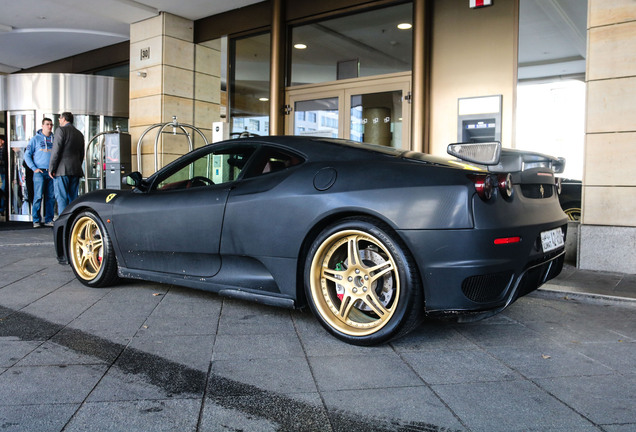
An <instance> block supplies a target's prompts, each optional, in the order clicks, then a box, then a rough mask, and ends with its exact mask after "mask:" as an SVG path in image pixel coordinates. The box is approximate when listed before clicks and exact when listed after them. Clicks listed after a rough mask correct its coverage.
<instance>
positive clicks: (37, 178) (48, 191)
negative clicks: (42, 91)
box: [24, 117, 55, 228]
mask: <svg viewBox="0 0 636 432" xmlns="http://www.w3.org/2000/svg"><path fill="white" fill-rule="evenodd" d="M52 129H53V120H51V119H50V118H47V117H45V118H44V119H43V120H42V129H40V130H39V131H38V132H37V133H36V134H35V136H34V137H33V138H31V141H29V145H28V146H27V148H26V151H25V152H24V161H25V162H26V164H27V165H28V166H29V168H31V170H32V171H33V211H32V214H33V228H39V227H40V226H42V221H41V216H40V207H41V206H42V196H44V226H47V227H52V226H53V215H54V212H55V186H54V185H53V179H52V178H51V177H50V176H49V163H50V162H51V151H52V150H53V133H52V132H51V131H52Z"/></svg>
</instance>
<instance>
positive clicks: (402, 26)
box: [397, 23, 413, 30]
mask: <svg viewBox="0 0 636 432" xmlns="http://www.w3.org/2000/svg"><path fill="white" fill-rule="evenodd" d="M412 27H413V24H411V23H400V24H398V25H397V28H399V29H400V30H409V29H410V28H412Z"/></svg>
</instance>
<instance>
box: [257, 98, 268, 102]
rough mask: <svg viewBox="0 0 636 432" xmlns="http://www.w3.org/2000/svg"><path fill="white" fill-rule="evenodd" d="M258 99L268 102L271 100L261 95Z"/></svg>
mask: <svg viewBox="0 0 636 432" xmlns="http://www.w3.org/2000/svg"><path fill="white" fill-rule="evenodd" d="M258 100H259V101H261V102H267V101H268V100H269V98H266V97H259V98H258Z"/></svg>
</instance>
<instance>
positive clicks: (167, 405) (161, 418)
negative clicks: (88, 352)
mask: <svg viewBox="0 0 636 432" xmlns="http://www.w3.org/2000/svg"><path fill="white" fill-rule="evenodd" d="M200 409H201V401H200V400H196V399H174V400H137V401H131V402H88V403H85V404H84V405H82V407H81V408H80V409H79V411H78V412H77V414H76V415H75V416H74V417H73V419H72V420H71V422H70V423H69V424H68V426H67V427H65V428H64V431H65V432H84V431H91V432H100V431H104V432H112V431H122V432H123V431H126V432H147V431H153V432H163V431H165V432H174V431H179V432H187V431H195V430H196V428H197V419H198V416H199V411H200Z"/></svg>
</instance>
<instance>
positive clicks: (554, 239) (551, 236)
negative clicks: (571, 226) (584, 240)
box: [541, 228, 563, 252]
mask: <svg viewBox="0 0 636 432" xmlns="http://www.w3.org/2000/svg"><path fill="white" fill-rule="evenodd" d="M541 245H542V246H543V252H550V251H552V250H555V249H558V248H560V247H561V246H563V230H562V229H561V228H555V229H553V230H550V231H544V232H542V233H541Z"/></svg>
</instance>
